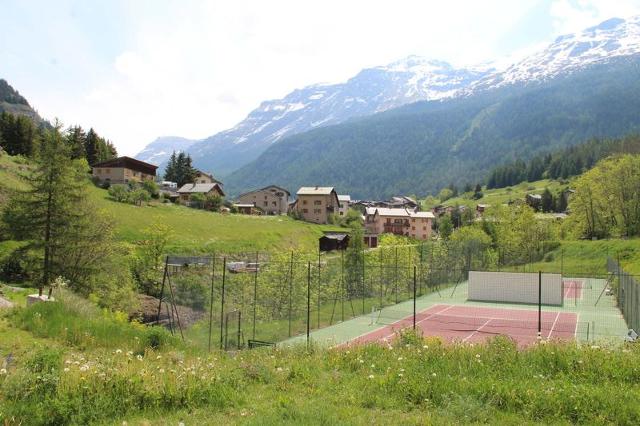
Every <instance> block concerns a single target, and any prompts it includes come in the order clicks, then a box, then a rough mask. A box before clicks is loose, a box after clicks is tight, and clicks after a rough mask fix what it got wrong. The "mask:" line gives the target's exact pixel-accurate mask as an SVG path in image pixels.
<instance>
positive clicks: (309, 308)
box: [307, 261, 311, 346]
mask: <svg viewBox="0 0 640 426" xmlns="http://www.w3.org/2000/svg"><path fill="white" fill-rule="evenodd" d="M310 334H311V261H309V263H308V264H307V346H308V345H309V335H310Z"/></svg>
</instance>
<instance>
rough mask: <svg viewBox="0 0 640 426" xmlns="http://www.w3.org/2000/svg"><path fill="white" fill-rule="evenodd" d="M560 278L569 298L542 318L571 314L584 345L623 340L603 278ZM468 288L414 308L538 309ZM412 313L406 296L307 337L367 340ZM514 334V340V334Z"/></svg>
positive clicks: (325, 341) (443, 292)
mask: <svg viewBox="0 0 640 426" xmlns="http://www.w3.org/2000/svg"><path fill="white" fill-rule="evenodd" d="M563 279H564V280H565V281H566V282H568V283H571V284H569V286H568V287H567V288H570V289H571V290H568V293H567V294H565V295H566V296H568V297H565V300H564V304H563V306H543V307H542V311H543V314H544V316H545V317H546V316H549V315H551V314H552V313H572V314H575V321H576V323H577V324H579V327H576V330H577V331H576V333H575V335H576V339H577V340H579V341H581V342H583V343H587V342H603V343H604V342H621V341H622V340H623V338H624V336H625V335H626V333H627V331H628V329H627V325H626V323H625V321H624V319H623V318H622V314H621V313H620V310H619V309H618V308H617V307H616V306H615V298H614V296H612V295H609V294H607V292H606V291H604V290H605V286H606V282H607V281H606V279H604V278H570V277H564V278H563ZM576 283H580V284H576ZM467 292H468V286H467V283H466V282H464V283H460V284H458V285H457V286H453V285H452V286H448V287H441V288H440V290H439V292H434V293H430V294H428V295H426V296H422V297H419V298H417V299H416V312H418V313H420V312H423V311H428V310H429V309H432V308H434V307H435V306H437V305H452V306H468V307H473V306H476V307H484V308H497V309H503V310H505V311H504V312H503V314H504V316H505V318H507V319H508V317H509V314H508V312H514V311H515V310H526V311H531V310H537V306H536V305H529V304H512V303H494V302H472V301H468V300H467ZM596 302H597V304H596ZM507 310H508V311H507ZM523 314H524V313H523ZM412 315H413V300H408V301H406V302H402V303H399V304H395V305H392V306H387V307H383V308H382V309H380V310H378V311H376V312H374V313H373V314H369V315H363V316H360V317H356V318H353V319H350V320H347V321H344V322H341V323H338V324H335V325H332V326H329V327H326V328H323V329H320V330H314V331H313V332H311V334H310V339H311V340H312V341H313V342H314V343H315V344H319V345H322V346H336V345H343V344H348V343H350V342H355V341H370V340H371V339H367V338H366V337H365V336H367V335H375V333H378V334H380V333H382V334H384V332H385V331H384V330H385V329H389V327H392V328H393V330H395V331H397V330H398V329H401V328H405V327H411V326H412ZM511 316H517V315H511ZM408 318H410V320H408ZM381 319H382V320H381ZM532 321H535V318H534V319H532ZM467 323H468V324H467V326H469V324H473V322H470V321H467ZM394 325H395V327H394ZM480 326H481V323H479V325H478V327H480ZM422 331H423V333H424V335H425V336H429V335H434V336H439V337H443V336H442V335H441V334H440V335H439V334H438V333H435V332H433V330H432V329H431V328H429V327H426V329H424V328H423V329H422ZM372 333H373V334H372ZM431 333H433V334H431ZM470 333H473V330H470ZM509 333H510V332H509V330H508V329H506V330H505V333H504V334H505V335H509ZM449 334H450V333H449ZM512 337H514V338H516V340H517V337H516V336H512ZM461 340H462V339H461ZM304 342H306V335H302V336H296V337H293V338H291V339H288V340H285V341H283V342H281V343H280V344H281V345H293V344H298V343H304Z"/></svg>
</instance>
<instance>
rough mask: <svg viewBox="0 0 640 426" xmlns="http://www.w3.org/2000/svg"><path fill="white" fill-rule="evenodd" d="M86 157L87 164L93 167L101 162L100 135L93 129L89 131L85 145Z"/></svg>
mask: <svg viewBox="0 0 640 426" xmlns="http://www.w3.org/2000/svg"><path fill="white" fill-rule="evenodd" d="M84 151H85V156H86V158H87V162H88V163H89V165H93V164H96V163H98V162H99V160H98V134H97V133H96V132H95V130H93V128H91V129H89V131H88V132H87V136H86V138H85V144H84Z"/></svg>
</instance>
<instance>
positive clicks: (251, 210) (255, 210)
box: [233, 203, 264, 216]
mask: <svg viewBox="0 0 640 426" xmlns="http://www.w3.org/2000/svg"><path fill="white" fill-rule="evenodd" d="M233 207H234V208H235V209H236V210H237V212H238V213H240V214H248V215H254V216H260V215H262V214H264V211H263V210H262V209H261V208H260V207H256V206H255V204H249V203H234V204H233Z"/></svg>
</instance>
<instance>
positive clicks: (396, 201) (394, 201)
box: [386, 195, 419, 210]
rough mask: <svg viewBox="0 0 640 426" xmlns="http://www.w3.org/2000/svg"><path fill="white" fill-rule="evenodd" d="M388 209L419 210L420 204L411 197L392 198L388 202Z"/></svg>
mask: <svg viewBox="0 0 640 426" xmlns="http://www.w3.org/2000/svg"><path fill="white" fill-rule="evenodd" d="M386 205H387V207H389V208H392V209H410V210H417V209H418V206H419V204H418V203H417V202H416V200H414V199H413V198H411V197H407V196H404V195H401V196H398V197H391V199H390V200H389V201H387V202H386Z"/></svg>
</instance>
